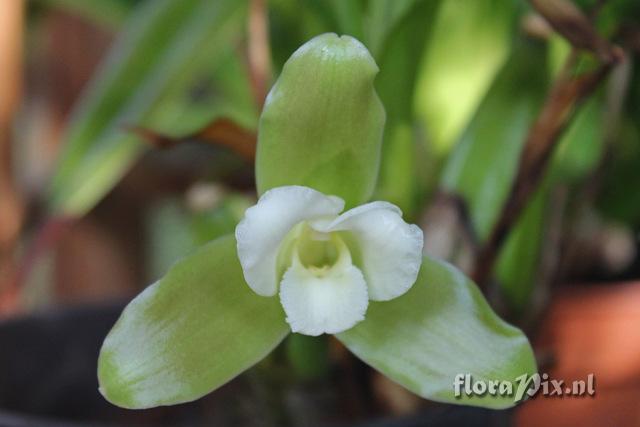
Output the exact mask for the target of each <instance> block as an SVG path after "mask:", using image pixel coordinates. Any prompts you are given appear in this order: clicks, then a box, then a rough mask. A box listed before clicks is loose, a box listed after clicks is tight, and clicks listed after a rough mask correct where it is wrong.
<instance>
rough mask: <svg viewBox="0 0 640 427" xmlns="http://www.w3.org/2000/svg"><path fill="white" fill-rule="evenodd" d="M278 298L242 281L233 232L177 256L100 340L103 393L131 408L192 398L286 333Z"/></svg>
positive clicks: (254, 358)
mask: <svg viewBox="0 0 640 427" xmlns="http://www.w3.org/2000/svg"><path fill="white" fill-rule="evenodd" d="M288 332H289V327H288V325H287V324H286V323H285V320H284V313H283V312H282V308H281V306H280V302H279V301H278V299H277V298H264V297H260V296H258V295H256V294H255V293H253V292H252V291H251V289H250V288H249V287H248V286H247V285H246V283H245V282H244V279H243V276H242V270H241V267H240V264H239V262H238V259H237V255H236V246H235V239H234V238H233V237H232V236H226V237H222V238H220V239H217V240H214V241H213V242H211V243H209V244H208V245H206V246H204V247H203V248H202V249H200V250H199V251H197V252H196V253H194V254H193V255H191V256H189V257H187V258H185V259H183V260H182V261H180V262H178V263H177V264H176V265H175V266H174V267H173V268H171V270H170V271H169V273H168V274H167V275H166V276H165V277H164V278H162V279H161V280H160V281H158V282H156V283H155V284H153V285H151V286H149V287H148V288H147V289H146V290H145V291H143V292H142V293H141V294H140V295H139V296H138V297H136V298H135V299H134V300H133V301H132V302H131V303H130V304H129V305H128V306H127V308H125V310H124V312H123V313H122V316H121V317H120V319H119V320H118V322H117V323H116V325H115V326H114V327H113V329H112V331H111V332H110V333H109V335H108V336H107V338H106V339H105V342H104V344H103V347H102V350H101V352H100V358H99V361H98V379H99V382H100V391H101V392H102V394H103V395H104V396H105V397H106V398H107V399H108V400H109V401H110V402H112V403H114V404H116V405H118V406H121V407H124V408H131V409H142V408H149V407H154V406H161V405H171V404H177V403H182V402H189V401H192V400H195V399H197V398H199V397H201V396H203V395H205V394H207V393H209V392H211V391H212V390H214V389H215V388H217V387H219V386H221V385H223V384H225V383H226V382H228V381H229V380H231V379H232V378H234V377H235V376H237V375H238V374H240V373H241V372H243V371H244V370H246V369H248V368H249V367H251V366H252V365H254V364H255V363H257V362H258V361H260V360H261V359H262V358H264V357H265V356H266V355H268V354H269V353H270V352H271V351H272V350H273V348H274V347H275V346H276V345H278V343H280V342H281V341H282V339H284V337H285V336H286V335H287V334H288Z"/></svg>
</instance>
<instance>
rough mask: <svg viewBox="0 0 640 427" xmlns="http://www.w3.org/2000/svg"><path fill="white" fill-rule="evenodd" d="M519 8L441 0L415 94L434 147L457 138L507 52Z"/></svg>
mask: <svg viewBox="0 0 640 427" xmlns="http://www.w3.org/2000/svg"><path fill="white" fill-rule="evenodd" d="M518 10H519V7H518V5H517V2H514V1H511V0H473V1H464V0H443V1H442V3H441V6H440V8H439V10H438V13H437V15H436V17H435V21H433V23H431V24H430V25H432V26H433V29H432V31H433V34H432V36H431V37H430V38H429V41H428V43H427V46H426V52H425V55H424V57H423V58H422V66H421V68H420V71H419V73H420V77H419V79H418V84H417V94H416V98H415V108H416V112H417V114H418V116H419V118H420V120H422V122H423V123H424V126H425V128H426V129H427V131H428V134H429V136H430V138H431V139H430V142H431V144H432V145H433V146H434V148H435V150H436V151H437V152H439V153H446V152H447V151H448V150H449V148H450V147H451V146H452V144H453V143H454V142H455V141H456V139H457V138H458V137H459V135H460V133H461V132H462V131H463V129H464V127H465V126H466V125H467V123H468V121H469V119H470V118H471V117H472V116H473V114H474V112H475V111H476V108H477V107H478V104H479V103H480V101H481V100H482V98H483V97H484V95H485V93H486V91H487V90H488V89H489V86H490V85H491V82H492V81H493V80H494V78H495V76H496V74H497V73H498V71H499V70H500V68H501V67H502V65H503V64H504V62H505V61H506V59H507V58H508V56H509V51H510V49H511V43H512V39H513V36H514V28H515V24H516V22H517V17H518V15H519V14H518V13H517V12H518ZM424 25H427V24H426V23H425V24H424Z"/></svg>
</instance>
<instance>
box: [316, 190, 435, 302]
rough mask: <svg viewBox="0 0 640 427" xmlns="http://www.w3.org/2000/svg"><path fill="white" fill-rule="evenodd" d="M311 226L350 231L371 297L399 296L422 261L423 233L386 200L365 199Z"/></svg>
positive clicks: (415, 273)
mask: <svg viewBox="0 0 640 427" xmlns="http://www.w3.org/2000/svg"><path fill="white" fill-rule="evenodd" d="M311 226H312V227H313V228H315V229H316V230H318V231H322V232H325V233H329V232H333V231H349V232H351V233H352V236H353V240H354V242H355V243H356V245H357V249H358V250H359V252H360V258H361V264H362V265H361V268H362V271H363V273H364V277H365V280H366V281H367V285H368V287H369V298H370V299H371V300H373V301H388V300H391V299H393V298H396V297H399V296H400V295H402V294H404V293H405V292H407V291H408V290H409V289H410V288H411V286H412V285H413V284H414V283H415V282H416V278H417V277H418V272H419V271H420V264H421V263H422V247H423V243H424V242H423V240H424V238H423V233H422V230H421V229H420V228H419V227H418V226H416V225H414V224H407V223H406V222H404V221H403V220H402V212H401V211H400V209H398V207H397V206H395V205H392V204H391V203H387V202H372V203H367V204H366V205H362V206H358V207H356V208H353V209H351V210H349V211H347V212H345V213H343V214H342V215H340V216H339V217H338V218H336V219H335V220H334V221H332V222H329V223H327V221H323V220H320V221H315V222H312V223H311Z"/></svg>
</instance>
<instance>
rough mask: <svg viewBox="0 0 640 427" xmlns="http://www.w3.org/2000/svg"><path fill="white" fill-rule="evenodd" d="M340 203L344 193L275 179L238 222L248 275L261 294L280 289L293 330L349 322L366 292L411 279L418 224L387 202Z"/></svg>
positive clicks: (363, 305)
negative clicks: (351, 205) (285, 184)
mask: <svg viewBox="0 0 640 427" xmlns="http://www.w3.org/2000/svg"><path fill="white" fill-rule="evenodd" d="M343 207H344V202H343V201H342V199H340V198H338V197H335V196H327V195H324V194H322V193H320V192H318V191H316V190H313V189H311V188H307V187H301V186H289V187H279V188H275V189H272V190H269V191H267V192H266V193H265V194H264V195H263V196H262V197H261V198H260V200H259V201H258V204H257V205H255V206H253V207H251V208H249V209H248V210H247V212H246V213H245V218H244V219H243V220H242V221H241V222H240V224H238V227H237V228H236V240H237V243H238V256H239V258H240V263H241V265H242V269H243V272H244V276H245V279H246V281H247V283H248V284H249V286H250V287H251V288H252V289H253V290H254V291H255V292H256V293H258V294H259V295H263V296H272V295H275V294H276V293H278V290H279V294H280V300H281V302H282V306H283V308H284V311H285V313H286V314H287V321H288V322H289V324H290V325H291V329H292V331H293V332H300V333H303V334H306V335H319V334H322V333H338V332H342V331H344V330H347V329H349V328H351V327H353V326H354V325H355V324H356V323H358V322H359V321H361V320H363V319H364V315H365V313H366V310H367V306H368V301H369V299H371V300H375V301H386V300H390V299H393V298H396V297H398V296H400V295H402V294H403V293H405V292H406V291H407V290H409V288H410V287H411V285H413V283H414V282H415V280H416V277H417V274H418V270H419V268H420V263H421V262H422V255H421V252H422V231H421V230H420V229H419V228H418V227H416V226H415V225H410V224H407V223H406V222H404V221H403V220H402V212H400V210H399V209H398V208H397V207H395V206H394V205H392V204H390V203H386V202H372V203H368V204H366V205H362V206H358V207H356V208H354V209H351V210H349V211H347V212H344V213H343V214H341V215H340V212H341V211H342V209H343ZM352 255H355V256H353V257H352ZM354 258H355V260H356V261H357V264H358V266H355V265H354V264H353V259H354Z"/></svg>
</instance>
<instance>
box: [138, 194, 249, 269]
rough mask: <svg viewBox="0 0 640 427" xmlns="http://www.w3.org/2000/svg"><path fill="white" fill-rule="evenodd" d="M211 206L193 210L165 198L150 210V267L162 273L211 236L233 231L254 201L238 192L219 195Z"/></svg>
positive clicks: (219, 235)
mask: <svg viewBox="0 0 640 427" xmlns="http://www.w3.org/2000/svg"><path fill="white" fill-rule="evenodd" d="M220 198H221V200H220V201H218V202H215V203H216V205H215V206H213V207H211V208H210V209H205V210H200V211H193V210H190V209H187V207H186V206H185V204H184V203H180V202H179V201H178V200H174V199H163V200H162V201H161V202H159V203H157V204H155V205H153V206H152V207H151V209H149V210H148V215H149V216H148V218H147V221H146V224H147V225H148V230H147V234H148V236H149V237H148V241H149V244H148V247H147V253H148V254H149V261H148V264H149V271H150V274H151V277H154V278H155V277H159V276H162V274H163V273H164V272H165V271H166V270H167V267H168V266H170V265H172V264H173V263H174V262H175V261H176V260H178V259H180V258H182V257H184V256H185V255H187V254H189V253H190V252H193V251H194V250H196V249H197V248H198V247H199V246H201V245H204V244H205V243H207V242H210V241H211V240H214V239H217V238H218V237H222V236H224V235H226V234H231V233H233V232H234V230H235V228H236V225H238V222H240V220H241V219H242V217H243V215H244V211H245V210H246V209H247V208H248V207H249V206H251V204H252V203H251V201H250V200H249V199H248V198H246V197H243V196H239V195H233V194H232V195H222V194H221V195H220Z"/></svg>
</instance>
